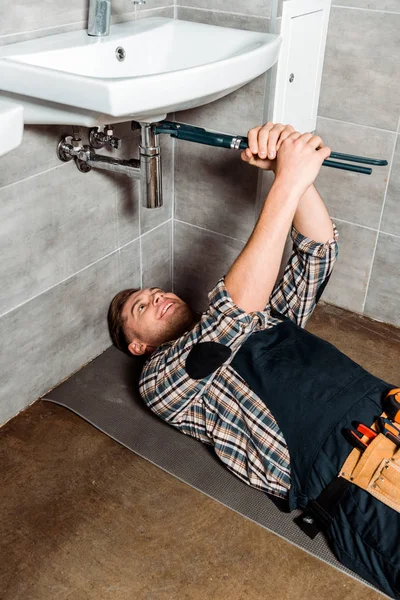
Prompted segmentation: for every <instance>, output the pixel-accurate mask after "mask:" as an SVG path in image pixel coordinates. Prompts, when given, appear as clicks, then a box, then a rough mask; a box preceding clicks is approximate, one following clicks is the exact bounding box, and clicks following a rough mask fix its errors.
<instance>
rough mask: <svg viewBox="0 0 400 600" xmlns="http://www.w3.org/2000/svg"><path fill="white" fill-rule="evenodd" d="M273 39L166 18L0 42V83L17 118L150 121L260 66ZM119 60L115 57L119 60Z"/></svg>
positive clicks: (268, 59) (216, 92)
mask: <svg viewBox="0 0 400 600" xmlns="http://www.w3.org/2000/svg"><path fill="white" fill-rule="evenodd" d="M280 43H281V38H280V37H279V36H277V35H272V34H267V33H255V32H251V31H242V30H238V29H229V28H226V27H216V26H213V25H204V24H200V23H192V22H188V21H180V20H177V19H166V18H159V17H156V18H147V19H142V20H140V21H129V22H126V23H120V24H117V25H112V27H111V34H110V35H109V36H107V37H105V38H96V37H91V36H88V35H87V33H86V31H73V32H69V33H62V34H57V35H52V36H49V37H45V38H40V39H35V40H30V41H28V42H20V43H17V44H10V45H8V46H5V47H2V48H0V89H1V90H3V94H2V95H4V96H7V97H8V98H9V99H13V100H14V101H18V102H19V103H21V104H22V105H23V106H24V121H25V123H36V124H72V125H82V126H89V127H90V126H94V125H101V124H105V123H115V122H121V121H130V120H136V121H142V122H155V121H159V120H161V119H164V118H165V116H166V114H167V113H168V112H172V111H174V110H183V109H187V108H193V107H195V106H200V105H202V104H207V103H208V102H212V101H213V100H216V99H217V98H221V97H222V96H225V95H227V94H229V93H230V92H232V91H234V90H235V89H237V88H239V87H241V86H242V85H244V84H245V83H247V82H248V81H251V80H252V79H254V78H255V77H257V76H258V75H261V73H264V72H265V71H267V70H268V69H269V68H270V67H271V66H272V65H273V64H274V63H275V62H276V61H277V59H278V54H279V48H280ZM122 57H124V58H123V60H119V58H122Z"/></svg>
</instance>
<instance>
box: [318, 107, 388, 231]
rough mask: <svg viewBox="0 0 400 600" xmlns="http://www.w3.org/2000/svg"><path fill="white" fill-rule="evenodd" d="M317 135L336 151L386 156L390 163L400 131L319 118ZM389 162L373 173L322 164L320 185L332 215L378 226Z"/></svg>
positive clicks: (378, 156)
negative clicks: (323, 165) (392, 131)
mask: <svg viewBox="0 0 400 600" xmlns="http://www.w3.org/2000/svg"><path fill="white" fill-rule="evenodd" d="M316 135H319V136H321V137H322V139H323V142H324V144H325V145H326V146H329V147H330V148H331V149H332V150H334V151H336V152H343V153H345V154H357V155H359V156H371V157H373V158H385V159H387V160H388V162H389V163H390V159H391V156H392V153H393V146H394V143H395V140H396V134H394V133H391V132H388V131H382V130H378V129H373V128H370V127H363V126H360V125H353V124H351V123H342V122H340V121H334V120H330V119H324V118H321V117H318V119H317V128H316ZM388 173H389V165H388V166H387V167H373V168H372V174H371V175H362V174H359V173H350V172H349V171H342V170H340V171H339V170H338V169H332V168H329V167H322V168H321V171H320V173H319V175H318V179H317V183H316V186H317V188H318V191H319V192H320V194H321V196H322V198H323V199H324V202H325V204H326V205H327V207H328V210H329V212H330V214H331V215H333V216H334V217H337V218H339V219H344V220H345V221H351V222H352V223H357V224H360V225H365V226H368V227H373V228H376V229H377V228H378V225H379V220H380V216H381V211H382V205H383V199H384V195H385V190H386V185H387V178H388Z"/></svg>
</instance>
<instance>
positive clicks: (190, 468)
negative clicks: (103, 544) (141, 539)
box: [43, 348, 388, 597]
mask: <svg viewBox="0 0 400 600" xmlns="http://www.w3.org/2000/svg"><path fill="white" fill-rule="evenodd" d="M139 368H140V364H139V363H137V362H136V361H135V360H134V359H131V358H129V357H128V356H125V355H123V354H122V353H121V352H119V351H118V350H116V349H115V348H109V349H108V350H107V351H106V352H104V353H103V354H102V355H101V356H99V357H98V358H96V359H95V360H94V361H92V362H91V363H89V364H88V365H86V366H85V367H84V368H83V369H81V370H80V371H78V372H77V373H75V375H73V376H72V377H70V378H69V379H68V380H67V381H65V382H63V383H62V384H60V385H59V386H58V387H57V388H55V389H54V390H52V391H51V392H50V393H49V394H48V395H46V396H45V397H44V398H43V399H44V400H48V401H50V402H55V403H56V404H60V405H61V406H64V407H66V408H68V409H70V410H72V411H73V412H75V413H76V414H77V415H79V416H81V417H82V418H84V419H86V420H87V421H88V422H89V423H91V424H92V425H94V426H95V427H96V428H97V429H99V430H100V431H102V432H104V433H106V434H107V435H108V436H110V437H111V438H113V439H114V440H116V441H117V442H119V443H120V444H122V445H123V446H125V447H126V448H128V449H129V450H132V451H133V452H135V453H136V454H138V455H139V456H141V457H142V458H145V459H146V460H148V461H150V462H151V463H153V464H154V465H156V466H158V467H160V468H161V469H163V470H164V471H166V472H167V473H169V474H171V475H173V476H174V477H176V478H177V479H179V480H180V481H183V482H184V483H187V484H189V485H191V486H192V487H194V488H196V489H197V490H199V491H201V492H202V493H204V494H206V495H207V496H209V497H210V498H213V499H214V500H217V501H218V502H220V503H221V504H224V505H225V506H227V507H228V508H230V509H232V510H234V511H236V512H238V513H240V514H241V515H243V516H244V517H246V518H248V519H250V520H251V521H254V522H255V523H258V524H259V525H261V526H262V527H265V528H266V529H268V530H269V531H272V532H273V533H275V534H276V535H279V536H280V537H282V538H283V539H285V540H287V541H288V542H290V543H292V544H294V545H296V546H298V547H299V548H301V549H302V550H305V551H306V552H308V553H310V554H312V555H313V556H315V557H317V558H319V559H321V560H323V561H325V562H327V563H329V564H330V565H332V566H333V567H336V568H337V569H339V570H341V571H343V572H345V573H347V574H348V575H350V576H352V577H354V578H355V579H358V580H360V581H363V583H365V585H367V586H368V587H372V586H371V585H370V584H369V583H367V582H365V581H364V580H362V579H360V578H359V577H358V576H357V575H355V574H353V573H352V572H351V571H349V570H348V569H346V568H345V567H343V566H342V565H341V564H340V563H339V562H338V561H337V560H336V558H335V557H334V555H333V554H332V552H331V551H330V549H329V548H328V546H327V544H326V542H325V539H324V537H323V536H322V535H321V534H318V535H317V537H316V538H315V539H314V540H311V539H309V538H308V537H307V536H306V535H305V534H304V533H303V532H302V531H301V530H300V529H299V528H298V527H297V526H296V525H295V524H294V523H293V519H294V517H295V516H296V515H297V514H298V511H296V512H292V513H291V514H285V513H281V512H280V511H279V510H278V509H277V508H276V507H275V505H274V504H273V502H271V500H269V499H268V497H267V496H265V495H264V494H263V493H262V492H260V491H258V490H255V489H253V488H251V487H249V486H248V485H246V484H245V483H243V482H242V481H240V480H239V479H238V478H237V477H235V476H234V475H233V474H232V473H230V472H229V471H228V470H227V469H226V468H225V467H224V466H223V465H222V463H221V462H220V461H219V460H218V459H217V458H216V457H215V455H214V452H213V450H212V448H211V447H209V446H207V445H205V444H202V443H200V442H198V441H196V440H195V439H193V438H190V437H189V436H186V435H184V434H182V433H180V432H179V431H178V430H176V429H174V428H173V427H171V426H170V425H168V424H166V423H164V422H163V421H161V419H159V418H158V417H156V416H155V415H153V414H152V413H151V412H150V411H149V410H148V409H147V407H146V406H145V405H144V404H143V402H142V401H141V399H140V397H139V394H138V390H137V378H138V373H139ZM373 589H375V588H373ZM382 596H383V597H388V596H385V595H382Z"/></svg>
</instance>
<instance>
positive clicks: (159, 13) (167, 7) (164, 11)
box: [124, 0, 175, 20]
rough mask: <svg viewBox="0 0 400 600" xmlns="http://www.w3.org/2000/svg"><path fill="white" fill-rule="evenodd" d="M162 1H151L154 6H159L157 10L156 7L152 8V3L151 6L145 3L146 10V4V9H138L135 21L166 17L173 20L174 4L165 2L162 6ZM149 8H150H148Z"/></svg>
mask: <svg viewBox="0 0 400 600" xmlns="http://www.w3.org/2000/svg"><path fill="white" fill-rule="evenodd" d="M129 1H131V0H129ZM163 1H164V0H153V2H154V5H157V4H158V5H159V6H158V8H157V7H154V8H153V2H152V4H150V1H149V2H148V3H147V4H148V8H147V4H146V8H144V7H138V12H137V19H138V20H140V19H147V18H149V17H167V18H168V19H173V18H174V12H175V5H174V3H173V2H172V0H165V2H164V6H163V5H162V2H163ZM150 6H151V7H152V8H150ZM125 14H126V13H125ZM124 20H125V19H124Z"/></svg>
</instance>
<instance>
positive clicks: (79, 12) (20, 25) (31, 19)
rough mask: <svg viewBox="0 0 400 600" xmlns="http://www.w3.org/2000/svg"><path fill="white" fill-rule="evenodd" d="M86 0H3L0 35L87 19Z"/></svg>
mask: <svg viewBox="0 0 400 600" xmlns="http://www.w3.org/2000/svg"><path fill="white" fill-rule="evenodd" d="M88 6H89V3H88V2H86V0H70V1H69V2H64V0H42V1H38V2H31V0H18V2H14V1H13V0H3V2H2V3H1V5H0V35H4V34H9V33H18V32H21V31H29V30H35V29H44V28H45V27H52V26H56V25H63V24H66V23H74V22H76V21H84V20H87V12H88V8H87V7H88Z"/></svg>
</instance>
